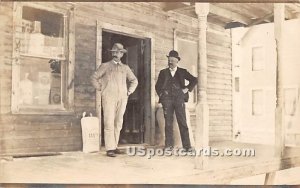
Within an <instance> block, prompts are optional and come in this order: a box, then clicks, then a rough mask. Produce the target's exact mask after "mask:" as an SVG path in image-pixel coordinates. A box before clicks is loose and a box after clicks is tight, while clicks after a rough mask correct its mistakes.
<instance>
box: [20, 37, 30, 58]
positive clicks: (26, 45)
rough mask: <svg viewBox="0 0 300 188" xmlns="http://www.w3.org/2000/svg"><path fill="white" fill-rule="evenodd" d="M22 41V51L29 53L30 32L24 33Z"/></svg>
mask: <svg viewBox="0 0 300 188" xmlns="http://www.w3.org/2000/svg"><path fill="white" fill-rule="evenodd" d="M22 37H23V38H22V42H21V53H25V54H27V53H28V48H29V40H30V33H27V32H25V33H23V35H22Z"/></svg>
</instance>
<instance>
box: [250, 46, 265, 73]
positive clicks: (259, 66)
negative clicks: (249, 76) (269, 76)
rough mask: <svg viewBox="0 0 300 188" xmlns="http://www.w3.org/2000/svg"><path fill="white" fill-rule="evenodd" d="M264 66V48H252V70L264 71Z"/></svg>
mask: <svg viewBox="0 0 300 188" xmlns="http://www.w3.org/2000/svg"><path fill="white" fill-rule="evenodd" d="M263 65H264V55H263V47H262V46H260V47H253V48H252V70H253V71H258V70H263Z"/></svg>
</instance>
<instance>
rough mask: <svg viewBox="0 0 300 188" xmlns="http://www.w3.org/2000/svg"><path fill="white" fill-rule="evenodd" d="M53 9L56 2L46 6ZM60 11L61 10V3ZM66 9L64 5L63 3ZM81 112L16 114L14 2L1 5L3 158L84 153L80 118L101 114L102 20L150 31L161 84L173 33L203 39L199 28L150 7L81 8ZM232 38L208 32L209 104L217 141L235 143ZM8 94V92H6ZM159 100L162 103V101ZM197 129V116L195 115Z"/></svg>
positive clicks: (77, 18)
mask: <svg viewBox="0 0 300 188" xmlns="http://www.w3.org/2000/svg"><path fill="white" fill-rule="evenodd" d="M45 4H47V6H52V5H53V3H45ZM55 4H56V6H60V5H58V4H57V3H55ZM61 6H64V3H61ZM74 6H75V81H74V84H75V95H74V101H75V104H74V105H75V113H74V114H72V115H59V116H50V115H48V116H43V115H12V114H11V111H10V108H11V107H10V106H11V104H10V98H11V62H12V59H11V56H12V33H11V31H12V3H9V2H6V3H1V4H0V10H1V11H0V18H1V23H0V26H1V27H0V28H1V29H0V44H1V46H2V47H1V48H0V58H1V59H0V60H1V63H0V65H1V82H0V83H1V84H0V86H1V95H0V107H1V108H0V110H1V111H0V112H1V121H0V136H1V137H0V153H25V152H26V153H28V152H36V151H42V152H43V151H76V150H81V146H82V142H81V129H80V116H81V114H82V112H83V111H88V112H92V113H94V114H95V110H96V109H95V108H96V107H95V106H96V105H95V92H94V89H93V87H92V86H91V83H90V82H89V75H91V74H92V72H93V71H94V70H95V68H96V34H97V31H96V28H97V27H96V26H97V25H96V21H97V20H98V21H99V22H100V23H102V22H103V23H110V24H115V25H122V26H125V27H128V28H132V29H136V30H141V31H147V32H150V33H152V34H153V36H154V40H155V48H154V49H155V51H154V53H155V72H156V74H155V80H153V81H156V79H157V76H158V72H159V71H160V70H161V69H163V68H165V67H166V66H167V59H166V54H168V52H169V51H170V50H171V49H173V42H174V41H173V28H174V27H176V28H178V29H180V30H184V31H186V32H187V33H192V35H193V36H190V37H192V38H195V40H197V38H196V37H197V28H196V26H195V25H192V24H191V19H188V18H183V17H182V18H181V17H180V16H179V17H178V18H176V19H181V20H178V23H176V24H175V22H174V21H172V19H170V15H168V13H166V12H163V11H161V10H159V9H158V8H157V7H151V6H149V4H147V3H75V4H74ZM230 41H231V40H230V33H229V31H225V30H224V29H223V28H222V27H221V26H218V25H215V24H212V23H210V24H209V28H208V46H207V47H208V66H209V67H208V72H209V74H208V99H209V107H210V138H211V140H230V139H231V129H232V120H231V116H232V113H231V111H232V107H231V44H230ZM195 63H196V62H195ZM3 91H4V92H3ZM156 101H157V98H156ZM192 122H193V124H195V116H194V115H192Z"/></svg>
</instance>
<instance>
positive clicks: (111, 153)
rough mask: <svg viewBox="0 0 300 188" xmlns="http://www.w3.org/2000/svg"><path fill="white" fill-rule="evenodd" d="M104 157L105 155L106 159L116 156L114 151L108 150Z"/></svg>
mask: <svg viewBox="0 0 300 188" xmlns="http://www.w3.org/2000/svg"><path fill="white" fill-rule="evenodd" d="M106 155H107V156H108V157H116V154H115V152H114V150H108V151H107V152H106Z"/></svg>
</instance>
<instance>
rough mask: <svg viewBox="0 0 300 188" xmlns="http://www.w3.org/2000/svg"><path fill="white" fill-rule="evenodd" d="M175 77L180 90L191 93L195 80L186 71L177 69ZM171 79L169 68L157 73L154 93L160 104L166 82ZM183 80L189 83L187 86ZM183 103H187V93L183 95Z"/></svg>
mask: <svg viewBox="0 0 300 188" xmlns="http://www.w3.org/2000/svg"><path fill="white" fill-rule="evenodd" d="M175 76H176V77H177V78H178V81H179V84H180V87H181V89H184V88H188V89H189V91H190V92H191V91H192V90H193V89H194V87H195V86H196V84H197V78H196V77H194V76H193V75H191V74H190V73H189V72H188V71H187V70H186V69H183V68H179V67H177V71H176V73H175ZM171 77H172V75H171V72H170V70H169V68H166V69H163V70H161V71H160V72H159V75H158V79H157V82H156V85H155V90H156V93H157V94H158V96H159V102H161V99H162V97H163V96H164V93H165V90H166V88H167V84H168V81H169V79H170V78H171ZM185 80H188V81H189V84H188V85H185ZM184 101H185V102H188V93H186V94H185V98H184Z"/></svg>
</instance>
